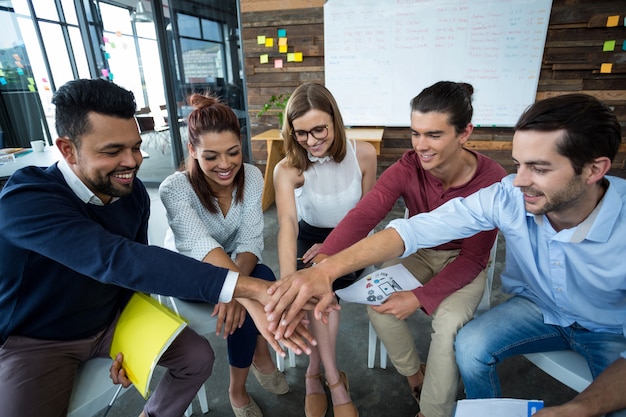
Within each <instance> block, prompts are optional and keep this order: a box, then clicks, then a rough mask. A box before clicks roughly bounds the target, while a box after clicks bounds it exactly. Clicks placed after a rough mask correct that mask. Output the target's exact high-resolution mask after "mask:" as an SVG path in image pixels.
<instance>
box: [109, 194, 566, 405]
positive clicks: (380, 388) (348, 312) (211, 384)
mask: <svg viewBox="0 0 626 417" xmlns="http://www.w3.org/2000/svg"><path fill="white" fill-rule="evenodd" d="M150 194H151V197H152V203H153V206H152V207H153V208H152V211H153V214H152V216H153V218H152V220H151V221H164V220H163V219H164V217H163V213H164V211H163V207H162V206H161V203H160V201H159V198H158V196H157V194H156V191H155V190H154V189H150ZM403 210H404V209H403V207H401V206H400V205H398V206H397V207H396V209H394V210H393V212H392V213H391V214H390V215H389V216H388V217H387V218H386V219H385V220H384V221H383V222H381V224H380V225H379V227H378V228H381V227H382V226H383V225H384V224H386V223H387V222H388V221H389V220H391V219H392V218H396V217H401V216H402V215H403ZM277 229H278V227H277V220H276V209H275V206H272V207H271V208H270V209H268V210H267V211H266V212H265V245H266V247H265V250H264V255H263V256H264V262H265V263H266V264H267V265H269V266H270V267H271V268H272V269H273V270H274V272H275V273H278V258H277V250H276V234H277ZM151 239H154V241H157V242H158V241H159V240H158V239H161V241H162V236H151ZM504 248H505V242H504V240H503V239H502V238H500V242H499V245H498V257H497V260H498V262H497V265H496V274H495V275H496V276H495V278H494V284H493V292H492V305H496V304H498V303H500V302H502V301H503V300H504V299H505V298H506V297H505V296H504V295H503V294H501V293H500V291H499V288H500V281H499V274H500V271H501V270H502V266H503V265H502V263H503V260H504ZM342 308H343V309H342V320H341V325H340V331H339V337H338V341H337V362H338V363H339V365H340V369H343V370H345V371H346V373H347V375H348V377H349V380H350V391H351V394H352V398H353V401H354V402H355V404H356V406H357V408H358V409H359V413H360V416H361V417H373V416H393V417H396V416H397V417H413V416H414V415H415V414H416V413H417V411H418V408H417V405H416V404H415V402H414V400H413V398H412V397H411V396H410V391H409V388H408V385H407V384H406V382H405V379H404V378H403V377H402V376H400V375H399V374H398V373H397V372H396V371H395V369H394V368H393V365H391V363H390V362H388V366H387V369H381V368H380V367H379V366H378V364H379V362H378V355H377V361H376V367H375V368H374V369H368V368H367V345H368V334H367V330H368V320H367V315H366V313H365V307H364V306H363V305H360V304H350V303H343V305H342ZM408 321H409V322H410V323H411V327H412V329H413V331H414V338H415V343H416V345H417V346H418V348H419V351H420V353H421V354H422V356H423V357H422V360H423V361H425V360H426V353H427V352H428V345H429V343H430V332H431V328H430V319H429V318H428V317H427V316H426V315H425V314H423V313H421V312H418V313H416V314H413V315H412V316H411V317H410V318H409V319H408ZM207 337H208V339H209V340H210V342H211V345H212V346H213V348H214V350H215V352H216V362H215V366H214V369H213V375H212V376H211V377H210V378H209V380H208V381H207V383H206V387H207V396H208V399H209V407H210V411H209V413H208V414H207V416H233V412H232V410H231V408H230V403H229V400H228V379H229V376H228V375H229V374H228V361H227V354H226V343H225V341H224V340H222V339H220V338H216V337H215V336H212V335H210V336H207ZM296 362H297V366H296V367H295V368H289V367H287V368H286V369H285V374H286V377H287V381H288V382H289V385H290V387H291V388H290V391H289V392H288V393H287V394H285V395H282V396H277V395H274V394H270V393H268V392H266V391H264V390H263V388H261V386H260V385H259V384H258V383H257V381H256V379H255V378H254V376H252V375H251V376H250V377H249V378H248V385H247V388H248V391H249V393H250V394H251V395H252V396H253V397H254V398H255V400H256V402H257V403H258V404H259V407H260V408H261V410H263V412H264V415H265V416H267V417H269V416H303V415H304V394H305V392H304V374H305V370H306V364H307V359H306V357H297V359H296ZM286 366H287V363H286ZM498 370H499V373H500V378H501V381H502V390H503V396H505V397H511V398H526V399H537V398H539V399H543V400H544V402H545V403H546V405H554V404H560V403H563V402H565V401H567V400H569V399H571V398H572V397H573V396H574V395H575V394H576V393H575V392H574V391H572V390H571V389H569V388H567V387H566V386H564V385H562V384H561V383H559V382H558V381H556V380H554V379H552V378H551V377H550V376H548V375H546V374H545V373H544V372H543V371H541V370H539V369H538V368H536V367H535V366H534V365H533V364H531V363H530V362H529V361H527V360H526V359H525V358H523V357H515V358H511V359H508V360H505V361H504V362H503V363H502V364H501V365H500V366H499V369H498ZM161 372H162V370H160V371H159V373H157V374H155V377H154V380H153V383H154V382H155V380H158V378H159V376H160V375H161ZM458 398H459V399H461V398H464V395H463V387H462V384H461V386H460V387H459V392H458ZM143 404H144V400H143V398H142V397H141V396H140V395H139V394H138V393H137V392H136V391H135V390H134V389H132V388H131V389H130V390H129V392H127V393H125V394H124V395H122V396H121V397H120V398H119V399H118V400H117V401H116V403H115V404H114V406H113V408H112V409H111V411H110V412H109V414H108V416H109V417H126V416H136V415H139V413H140V412H141V409H142V406H143ZM102 414H103V413H102V412H101V413H100V414H98V415H99V416H101V415H102ZM201 414H202V413H201V411H200V407H199V404H198V401H197V399H195V400H194V414H193V415H194V416H199V415H201ZM327 416H329V417H330V416H332V407H331V408H329V411H328V414H327Z"/></svg>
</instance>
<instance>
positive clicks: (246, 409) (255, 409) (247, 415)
mask: <svg viewBox="0 0 626 417" xmlns="http://www.w3.org/2000/svg"><path fill="white" fill-rule="evenodd" d="M230 406H231V407H232V409H233V413H235V417H263V413H262V412H261V409H260V408H259V406H258V405H257V403H256V402H254V398H252V397H250V402H249V403H248V404H247V405H244V406H243V407H235V406H234V405H233V403H230Z"/></svg>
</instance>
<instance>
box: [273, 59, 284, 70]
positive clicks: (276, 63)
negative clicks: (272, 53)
mask: <svg viewBox="0 0 626 417" xmlns="http://www.w3.org/2000/svg"><path fill="white" fill-rule="evenodd" d="M282 67H283V60H282V59H275V60H274V68H282Z"/></svg>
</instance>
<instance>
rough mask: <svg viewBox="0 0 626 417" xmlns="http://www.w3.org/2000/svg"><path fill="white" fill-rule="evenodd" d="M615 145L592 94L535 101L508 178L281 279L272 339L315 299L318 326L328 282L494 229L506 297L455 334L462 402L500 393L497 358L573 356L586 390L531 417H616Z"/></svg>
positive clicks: (621, 308)
mask: <svg viewBox="0 0 626 417" xmlns="http://www.w3.org/2000/svg"><path fill="white" fill-rule="evenodd" d="M620 142H621V128H620V125H619V123H618V122H617V119H616V117H615V116H614V114H613V113H612V112H611V111H610V109H608V107H606V106H604V105H603V104H602V103H600V102H599V101H598V100H596V99H595V98H593V97H591V96H587V95H583V94H571V95H564V96H560V97H554V98H550V99H546V100H543V101H540V102H537V103H535V104H534V105H533V106H531V107H530V108H529V109H528V110H527V111H526V112H525V113H524V114H523V115H522V116H521V118H520V120H519V121H518V123H517V124H516V126H515V135H514V137H513V160H514V162H515V164H516V166H517V174H516V175H510V176H508V177H506V178H504V179H503V180H502V182H501V183H498V184H494V185H493V186H490V187H488V188H484V189H482V190H480V191H478V192H476V193H475V194H473V195H471V196H469V197H467V198H465V199H454V200H451V201H449V202H448V203H447V204H445V205H443V206H441V207H439V208H438V209H436V210H434V211H432V212H430V213H424V214H420V215H417V216H414V217H412V218H410V219H408V220H402V219H399V220H394V221H392V222H391V223H390V224H389V226H388V227H387V229H385V230H383V231H382V232H379V233H377V234H375V235H373V236H371V237H369V238H366V239H364V240H362V241H360V242H358V243H357V244H355V245H353V246H351V247H350V248H348V249H346V250H345V251H343V252H340V253H338V254H337V255H335V256H332V257H329V258H327V259H326V260H325V261H323V262H320V263H319V264H318V265H316V266H315V267H313V268H310V269H308V270H303V271H300V272H298V273H297V274H294V275H292V276H290V277H285V278H283V280H281V282H280V283H278V284H275V285H273V286H272V288H270V292H272V293H273V302H272V303H270V304H269V305H268V307H267V308H266V311H268V312H269V319H270V321H272V320H273V319H274V322H276V320H275V318H276V317H280V315H279V314H280V313H281V312H283V311H286V312H287V315H286V316H285V317H284V319H283V321H282V322H281V325H280V326H277V327H278V329H277V332H278V333H280V332H282V331H285V332H287V333H289V323H290V318H291V314H292V312H291V310H292V309H294V310H295V309H297V308H298V305H300V304H301V303H302V302H303V300H304V299H308V298H307V297H310V296H315V297H317V298H318V299H320V300H321V301H320V303H319V304H318V306H317V307H316V317H318V318H321V317H322V314H321V313H322V312H323V311H325V308H326V307H327V306H328V305H331V304H332V297H331V296H332V294H331V293H330V292H329V291H328V287H329V285H330V282H332V280H333V279H334V278H335V277H337V276H341V275H344V274H345V273H347V272H349V271H352V270H356V269H359V268H363V267H364V266H367V265H369V264H372V263H378V262H381V261H384V260H387V259H390V258H392V257H394V256H398V255H401V256H408V255H410V254H412V253H414V252H415V251H416V250H418V249H421V248H427V247H432V246H436V245H439V244H441V243H444V242H447V241H449V240H452V239H458V238H464V237H468V236H472V235H473V234H475V233H477V232H479V231H482V230H490V229H493V228H494V227H497V228H499V229H500V231H501V233H502V234H503V235H504V236H505V238H506V266H505V270H504V271H503V272H502V275H501V278H502V289H503V291H504V292H506V293H509V294H512V295H513V297H511V298H510V299H509V300H507V301H506V302H504V303H502V304H500V305H498V306H496V307H495V308H493V309H491V310H490V311H488V312H486V313H485V314H483V315H481V316H480V317H479V318H477V319H474V320H473V321H471V322H470V323H468V324H467V325H466V326H465V327H463V329H461V331H460V332H459V334H458V335H457V338H456V343H455V348H456V358H457V362H458V365H459V368H460V371H461V376H462V377H463V382H464V384H465V387H466V392H467V396H468V398H485V397H497V396H499V395H500V384H499V380H498V375H497V372H496V366H497V364H498V363H500V361H502V360H503V359H504V358H506V357H510V356H514V355H519V354H523V353H527V352H541V351H553V350H563V349H573V350H575V351H577V352H579V353H581V354H582V355H583V356H584V357H585V358H586V359H587V362H588V363H589V367H590V369H591V373H592V375H593V377H594V382H593V383H592V384H591V385H590V386H589V387H588V388H587V389H586V390H585V391H583V392H582V393H580V394H579V395H577V396H576V397H575V398H574V399H573V400H571V401H569V402H567V403H565V404H563V405H561V406H557V407H548V408H546V409H544V410H541V411H539V412H538V413H537V414H535V416H537V417H547V416H564V417H565V416H567V417H571V416H598V415H604V414H606V413H611V412H614V411H618V410H622V412H618V413H613V414H610V415H611V416H618V415H619V416H622V415H626V410H624V409H626V395H624V393H625V392H626V338H625V337H624V335H625V333H626V259H625V258H624V256H625V255H626V181H625V180H623V179H619V178H614V177H608V176H606V173H607V172H608V171H609V169H610V168H611V162H612V160H613V158H614V157H615V155H616V154H617V151H618V149H619V145H620ZM285 280H286V281H285ZM283 281H284V282H283ZM281 297H282V298H281ZM293 300H295V301H294V302H293V303H291V301H293ZM290 303H291V305H290ZM426 417H428V416H426Z"/></svg>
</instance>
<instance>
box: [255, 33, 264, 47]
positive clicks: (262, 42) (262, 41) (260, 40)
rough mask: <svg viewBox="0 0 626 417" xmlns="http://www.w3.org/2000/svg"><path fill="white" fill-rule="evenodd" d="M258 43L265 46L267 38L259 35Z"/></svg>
mask: <svg viewBox="0 0 626 417" xmlns="http://www.w3.org/2000/svg"><path fill="white" fill-rule="evenodd" d="M256 43H257V44H259V45H265V36H263V35H259V36H257V37H256Z"/></svg>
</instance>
